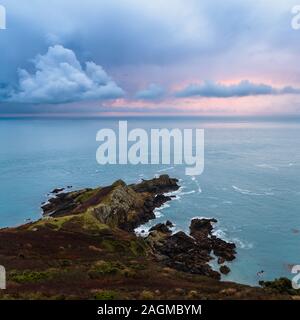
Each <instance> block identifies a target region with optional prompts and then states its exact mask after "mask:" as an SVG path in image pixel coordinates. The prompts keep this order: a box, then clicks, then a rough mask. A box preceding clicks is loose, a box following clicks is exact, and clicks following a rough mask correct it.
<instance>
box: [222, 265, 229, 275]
mask: <svg viewBox="0 0 300 320" xmlns="http://www.w3.org/2000/svg"><path fill="white" fill-rule="evenodd" d="M220 272H221V273H222V274H228V273H229V272H230V268H229V267H227V266H221V267H220Z"/></svg>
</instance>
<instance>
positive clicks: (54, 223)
mask: <svg viewBox="0 0 300 320" xmlns="http://www.w3.org/2000/svg"><path fill="white" fill-rule="evenodd" d="M178 189H179V185H178V180H177V179H172V178H170V177H169V176H168V175H162V176H160V177H159V178H154V179H152V180H143V181H142V182H141V183H138V184H132V185H126V183H125V182H123V181H121V180H118V181H116V182H115V183H114V184H112V185H111V186H106V187H99V188H95V189H83V190H79V191H70V192H65V190H62V189H57V190H53V196H54V197H53V198H50V199H49V201H48V202H47V203H45V204H43V207H42V209H43V211H44V215H45V217H44V218H43V219H40V220H38V221H36V222H30V223H27V224H25V225H22V226H20V227H18V228H6V229H2V230H0V243H1V246H0V257H1V260H2V261H1V263H2V264H3V265H5V266H6V267H7V271H8V288H7V290H6V292H5V294H3V293H1V295H0V298H1V299H6V298H7V299H31V298H34V299H102V298H103V299H117V298H118V299H147V298H157V299H176V298H177V299H178V298H180V299H204V298H205V299H290V298H291V297H292V295H291V291H290V290H289V288H286V289H285V290H281V291H278V290H277V291H276V290H274V288H272V286H271V290H270V286H269V287H268V288H267V289H265V288H259V287H251V286H246V285H241V284H238V283H232V282H226V281H224V282H223V281H220V274H221V273H224V274H226V273H228V272H230V270H229V268H228V266H227V265H226V261H232V260H234V259H235V254H236V252H235V245H234V244H233V243H228V242H226V241H224V240H222V239H220V238H218V237H217V236H216V235H214V234H213V224H214V223H216V220H215V219H205V218H201V219H199V218H196V219H193V220H192V221H191V225H190V235H188V234H186V233H184V232H181V231H179V232H176V233H172V231H171V230H170V228H172V225H173V224H172V222H171V221H167V222H166V223H165V224H162V223H159V224H157V225H155V226H154V227H152V228H151V229H150V230H149V231H150V232H149V235H148V236H146V237H143V238H142V237H139V236H136V234H135V232H134V230H135V229H136V228H137V227H140V226H141V225H143V224H144V223H146V222H148V221H149V220H152V219H155V218H156V216H155V210H156V209H157V208H160V207H161V206H162V205H165V204H166V203H167V202H169V201H172V199H173V198H172V195H170V192H171V191H176V190H178ZM214 256H215V257H216V258H217V260H218V265H219V268H220V269H219V270H218V271H216V270H213V269H212V268H211V266H210V265H209V263H210V262H211V261H212V259H213V257H214ZM262 285H263V283H262ZM287 286H288V284H287ZM81 288H84V289H81ZM20 289H21V290H20ZM20 292H22V293H20ZM293 295H295V296H297V293H296V292H293Z"/></svg>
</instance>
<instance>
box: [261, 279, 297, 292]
mask: <svg viewBox="0 0 300 320" xmlns="http://www.w3.org/2000/svg"><path fill="white" fill-rule="evenodd" d="M259 284H260V285H261V286H262V287H263V288H265V289H269V290H271V291H274V292H278V293H282V294H284V293H287V294H290V295H299V294H300V290H295V289H294V288H293V286H292V281H291V280H290V279H288V278H279V279H275V280H274V281H259Z"/></svg>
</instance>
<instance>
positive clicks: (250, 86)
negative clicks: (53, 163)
mask: <svg viewBox="0 0 300 320" xmlns="http://www.w3.org/2000/svg"><path fill="white" fill-rule="evenodd" d="M279 94H300V89H298V88H293V87H284V88H274V87H272V86H270V85H267V84H263V83H260V84H256V83H253V82H250V81H248V80H242V81H240V82H239V83H237V84H232V85H224V84H221V83H216V82H213V81H205V82H204V83H203V84H190V85H188V86H187V87H186V88H184V89H183V90H181V91H178V92H177V93H176V96H177V97H193V96H199V97H205V98H231V97H247V96H259V95H279Z"/></svg>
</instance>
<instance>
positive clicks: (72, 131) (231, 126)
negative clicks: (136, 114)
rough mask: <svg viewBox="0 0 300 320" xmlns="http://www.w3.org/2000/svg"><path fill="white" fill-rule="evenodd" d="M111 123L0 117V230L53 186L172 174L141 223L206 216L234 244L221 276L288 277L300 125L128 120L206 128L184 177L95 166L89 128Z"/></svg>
mask: <svg viewBox="0 0 300 320" xmlns="http://www.w3.org/2000/svg"><path fill="white" fill-rule="evenodd" d="M123 120H124V119H123ZM118 121H119V119H118V118H102V119H101V118H96V119H95V118H94V119H55V118H53V119H34V118H28V119H0V178H1V183H0V227H7V226H16V225H19V224H22V223H24V222H25V221H26V220H27V219H33V220H34V219H39V218H40V217H41V210H40V205H41V203H42V202H43V201H45V200H47V198H48V193H49V192H50V191H51V190H52V189H54V188H56V187H65V186H69V185H71V186H73V189H79V188H83V187H95V186H99V185H108V184H111V183H112V182H114V181H115V180H117V179H120V178H121V179H123V180H125V181H126V182H128V183H133V182H137V181H139V180H141V179H148V178H149V179H150V178H153V177H154V176H155V175H159V174H165V173H167V174H169V175H170V176H172V177H177V178H179V179H180V185H181V188H180V190H179V191H177V192H176V198H175V199H174V200H173V201H171V202H170V203H168V204H167V205H165V206H164V207H163V208H161V209H160V210H158V211H157V219H156V220H155V221H152V222H151V223H149V224H148V225H146V226H143V227H142V229H145V230H147V228H149V226H151V225H152V224H155V223H157V222H160V221H165V220H167V219H169V220H171V221H172V222H174V223H175V230H184V231H188V227H189V223H190V220H191V219H192V218H193V217H214V218H216V219H217V220H218V223H217V224H216V225H215V232H216V234H218V235H219V236H221V237H222V238H224V239H225V240H230V241H234V242H235V243H236V244H237V247H238V255H237V259H236V260H235V261H234V262H232V263H230V268H231V270H232V272H231V273H230V274H229V275H228V276H226V277H224V280H233V281H238V282H241V283H246V284H252V285H253V284H257V283H258V281H259V280H267V279H274V278H275V277H280V276H287V277H289V278H292V274H291V271H290V269H291V267H292V266H293V265H295V264H300V138H299V137H300V122H298V121H296V120H282V121H279V120H271V119H269V120H266V119H264V120H259V119H248V120H247V119H215V120H213V119H201V118H130V119H128V125H129V128H130V129H131V128H144V129H146V130H150V129H151V128H181V129H190V128H199V129H205V170H204V172H203V174H202V175H200V176H195V177H190V176H186V175H185V166H174V165H172V164H171V165H106V166H103V165H102V166H101V165H99V164H98V163H97V161H96V150H97V148H98V146H99V142H97V141H96V133H97V131H98V130H100V129H103V128H114V129H115V130H116V132H117V128H118ZM140 230H141V228H140ZM140 230H139V231H140ZM262 270H263V271H264V273H263V274H262V275H261V274H259V272H260V271H262Z"/></svg>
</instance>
